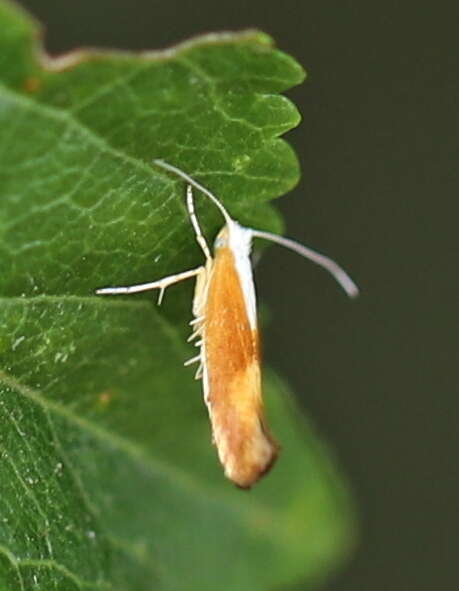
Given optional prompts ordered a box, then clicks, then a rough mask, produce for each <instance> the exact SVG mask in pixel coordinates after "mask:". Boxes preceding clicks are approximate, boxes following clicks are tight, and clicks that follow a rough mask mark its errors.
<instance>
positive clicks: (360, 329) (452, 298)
mask: <svg viewBox="0 0 459 591" xmlns="http://www.w3.org/2000/svg"><path fill="white" fill-rule="evenodd" d="M22 4H23V5H24V6H26V7H28V8H29V9H30V10H31V11H32V13H33V14H35V15H36V16H37V17H38V18H39V19H40V20H41V21H42V22H43V23H45V25H46V28H47V33H46V47H47V48H48V50H49V51H50V52H52V53H58V52H61V51H64V50H68V49H72V48H74V47H79V46H81V45H93V46H95V45H97V46H112V47H119V48H132V49H145V48H161V47H165V46H167V45H170V44H173V43H175V42H177V41H181V40H183V39H185V38H187V37H190V36H192V35H196V34H198V33H201V32H207V31H213V30H222V29H236V30H239V29H243V28H247V27H257V28H260V29H262V30H264V31H266V32H268V33H270V34H271V35H273V36H274V38H275V39H276V41H277V43H278V45H279V47H280V48H281V49H283V50H285V51H287V52H288V53H290V54H292V55H293V56H295V57H296V58H297V59H298V60H299V61H300V62H301V63H302V64H303V65H304V66H305V68H306V69H307V71H308V73H309V78H308V80H307V82H306V83H305V84H304V85H302V86H301V87H299V88H296V89H294V90H292V91H290V92H289V96H290V97H291V98H292V99H293V100H294V101H295V103H296V104H297V105H298V107H299V109H300V111H301V112H302V114H303V117H304V120H303V123H302V125H301V126H300V128H299V129H297V130H295V131H293V132H291V133H290V134H289V135H288V139H289V141H290V142H292V143H293V144H294V145H295V147H296V150H297V152H298V155H299V158H300V160H301V165H302V169H303V179H302V181H301V184H300V185H299V187H298V188H297V189H296V190H295V191H294V192H293V193H292V194H290V195H289V196H288V197H287V198H284V199H282V200H280V201H279V202H278V206H279V208H280V209H281V210H282V212H283V213H284V215H285V218H286V220H287V227H288V233H289V234H290V235H292V236H295V237H297V238H299V239H300V240H302V241H304V242H305V243H306V244H308V245H310V246H313V247H314V248H317V249H320V250H321V251H323V252H326V253H328V254H330V255H331V256H333V257H336V258H337V259H338V260H339V262H340V263H342V264H343V265H344V266H345V268H346V269H347V270H349V271H350V273H351V274H352V275H353V276H354V278H355V279H356V280H357V281H358V283H359V284H360V286H361V288H362V292H363V293H362V297H361V298H360V299H359V300H358V301H356V302H350V301H347V300H346V298H345V296H344V295H343V294H342V293H341V292H340V290H339V288H338V287H337V286H336V285H335V284H334V283H333V281H332V280H331V279H330V278H329V277H327V276H326V275H325V273H323V272H322V271H320V270H319V269H317V268H315V267H314V266H313V265H312V264H308V263H305V262H304V261H303V260H301V259H300V258H299V257H296V256H295V255H291V254H289V253H288V252H286V251H283V250H281V249H275V248H272V249H270V250H269V255H268V256H266V257H265V258H264V260H263V261H262V262H261V263H260V265H259V267H258V269H257V275H258V286H259V291H260V292H261V294H262V298H263V299H264V301H265V302H268V303H269V306H270V309H271V312H272V318H271V322H270V325H269V326H268V327H267V329H266V331H265V341H266V342H265V356H266V357H267V361H268V362H269V363H270V365H272V366H274V367H275V368H277V369H278V370H279V371H280V372H281V373H282V374H283V375H284V376H286V377H287V378H288V380H289V381H290V383H291V385H292V386H293V389H294V391H295V392H296V393H297V395H298V397H299V398H300V399H301V402H302V404H303V406H304V408H305V410H306V411H307V413H308V415H309V416H310V417H311V418H312V419H313V420H314V422H315V424H316V425H317V427H318V429H319V430H320V432H321V434H322V436H323V437H324V438H325V439H326V440H327V441H328V442H329V444H330V446H331V447H332V448H333V449H334V450H335V454H336V456H337V457H338V460H339V462H340V464H341V467H342V468H343V471H344V472H345V473H346V474H347V475H348V478H349V480H350V482H351V483H352V486H353V488H354V493H355V496H356V498H357V502H358V506H359V510H360V520H361V532H360V545H359V548H358V550H357V552H356V554H355V556H354V558H353V560H352V561H350V562H349V564H348V565H347V566H346V567H345V568H344V569H343V570H342V571H341V572H340V573H338V574H337V576H336V577H335V578H334V579H333V580H332V581H330V582H329V583H328V584H327V586H326V589H327V591H351V590H352V591H356V590H371V591H379V590H387V589H394V590H397V591H403V590H408V591H411V590H416V591H422V590H429V591H430V590H432V589H457V588H459V575H458V562H457V561H458V548H459V543H458V541H457V538H458V534H459V530H458V527H457V514H458V500H459V478H458V473H457V457H456V456H457V452H458V449H459V446H458V445H457V443H458V442H457V439H456V431H457V427H456V425H457V416H458V414H457V411H458V406H457V398H458V394H459V389H458V386H457V375H456V369H457V366H458V364H459V355H458V346H457V341H458V337H457V329H458V328H459V327H458V324H459V320H458V303H459V298H458V295H459V294H458V292H459V279H458V277H459V257H458V254H459V246H458V242H459V241H458V236H457V229H456V228H457V224H458V221H457V220H458V215H459V204H458V197H459V192H458V189H459V182H458V174H457V171H458V164H457V160H458V155H459V154H458V152H459V150H458V147H459V142H458V131H459V126H458V116H457V110H458V99H459V97H458V92H457V91H458V85H459V84H458V65H459V59H458V58H459V42H458V32H457V31H458V22H459V21H458V17H459V10H456V7H457V3H456V2H449V3H448V2H438V3H433V2H426V3H422V2H421V3H419V2H415V1H413V0H410V1H406V2H395V1H390V0H386V2H381V3H376V2H368V0H367V1H364V0H357V1H353V2H351V1H345V0H324V1H317V0H316V1H311V2H309V1H301V0H298V1H295V0H285V1H284V2H278V1H274V0H273V1H269V0H252V1H250V2H248V1H247V0H245V1H244V0H231V1H229V0H227V1H222V2H215V1H210V0H195V2H185V1H180V0H167V1H166V2H164V1H161V2H159V1H157V0H129V1H128V0H78V1H77V2H55V1H53V0H35V1H34V0H27V1H26V0H23V1H22Z"/></svg>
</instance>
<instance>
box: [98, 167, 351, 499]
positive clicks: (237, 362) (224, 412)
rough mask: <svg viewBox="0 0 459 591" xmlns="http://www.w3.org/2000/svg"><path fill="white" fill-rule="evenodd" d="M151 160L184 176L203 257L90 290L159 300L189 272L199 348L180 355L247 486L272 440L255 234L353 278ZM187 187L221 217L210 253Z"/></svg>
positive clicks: (230, 468)
mask: <svg viewBox="0 0 459 591" xmlns="http://www.w3.org/2000/svg"><path fill="white" fill-rule="evenodd" d="M154 163H155V164H156V165H157V166H159V167H162V168H163V169H165V170H167V171H169V172H171V173H174V174H175V175H177V176H179V177H180V178H182V179H183V180H184V181H186V185H187V190H186V203H187V209H188V214H189V217H190V221H191V224H192V226H193V229H194V232H195V235H196V240H197V242H198V244H199V246H200V248H201V249H202V252H203V254H204V258H205V264H203V265H201V266H199V267H196V268H194V269H190V270H188V271H183V272H182V273H178V274H176V275H169V276H167V277H163V278H162V279H158V280H156V281H152V282H150V283H143V284H141V285H130V286H126V287H104V288H102V289H98V290H97V291H96V293H97V294H104V295H119V294H131V293H138V292H143V291H148V290H155V289H156V290H159V298H158V303H159V304H160V303H161V301H162V299H163V295H164V291H165V289H166V288H167V287H169V286H170V285H173V284H174V283H178V282H180V281H183V280H185V279H190V278H192V277H194V278H195V279H196V285H195V292H194V299H193V316H194V318H193V320H192V321H191V323H190V324H191V325H192V327H193V330H192V334H191V336H190V338H189V339H188V340H189V341H193V340H195V339H197V342H196V345H197V346H198V347H199V354H198V355H197V356H196V357H193V358H192V359H190V360H189V361H187V362H186V363H185V365H189V364H192V363H194V362H198V363H199V367H198V370H197V373H196V379H199V378H201V379H202V385H203V393H204V401H205V403H206V406H207V409H208V412H209V417H210V423H211V428H212V440H213V443H214V444H215V446H216V449H217V453H218V457H219V460H220V462H221V464H222V466H223V469H224V472H225V476H226V477H227V478H229V479H230V480H231V481H232V482H234V483H235V484H236V485H237V486H238V487H240V488H250V487H251V486H252V485H253V484H255V483H256V482H257V481H258V480H259V479H260V478H261V477H262V476H263V475H264V474H266V473H267V472H268V471H269V470H270V468H271V467H272V466H273V464H274V462H275V461H276V458H277V456H278V453H279V445H278V443H277V442H276V440H275V439H274V437H273V436H272V435H271V433H270V431H269V429H268V426H267V422H266V418H265V412H264V407H263V398H262V383H261V369H260V368H261V363H260V336H259V331H258V325H257V309H256V297H255V288H254V282H253V276H252V266H251V261H250V253H251V245H252V240H253V239H254V238H262V239H265V240H270V241H272V242H276V243H277V244H280V245H281V246H284V247H286V248H289V249H291V250H293V251H295V252H297V253H298V254H300V255H301V256H303V257H306V258H308V259H310V260H311V261H313V262H314V263H317V264H318V265H320V266H322V267H323V268H325V269H326V270H327V271H329V272H330V273H331V274H332V275H333V276H334V277H335V279H336V280H337V281H338V283H339V284H340V285H341V286H342V287H343V289H344V290H345V291H346V293H347V294H348V295H349V296H350V297H355V296H356V295H357V294H358V288H357V286H356V285H355V283H354V282H353V281H352V279H351V278H350V277H349V276H348V275H347V273H345V272H344V270H343V269H342V268H341V267H339V266H338V265H337V264H336V263H335V262H334V261H332V260H331V259H329V258H328V257H326V256H324V255H322V254H319V253H318V252H315V251H313V250H311V249H310V248H307V247H306V246H303V245H302V244H299V243H298V242H295V241H294V240H290V239H289V238H284V237H282V236H279V235H276V234H271V233H270V232H264V231H261V230H256V229H253V228H246V227H244V226H241V225H240V224H239V223H238V222H236V221H235V220H233V218H232V217H231V216H230V215H229V213H228V211H227V210H226V208H225V207H224V206H223V205H222V203H221V202H220V201H219V200H218V199H217V197H216V196H215V195H214V194H213V193H211V192H210V191H209V190H208V189H206V188H205V187H203V186H202V185H201V184H199V183H198V182H196V181H195V180H194V179H193V178H192V177H191V176H189V175H188V174H186V173H185V172H183V171H182V170H180V169H179V168H177V167H175V166H172V165H171V164H168V163H167V162H164V161H162V160H155V161H154ZM193 187H194V188H195V189H197V190H198V191H200V192H201V193H203V194H204V195H206V196H207V197H208V198H209V199H210V200H211V201H212V202H213V203H214V204H215V205H216V206H217V207H218V209H219V210H220V212H221V214H222V215H223V218H224V222H225V223H224V225H223V227H222V229H221V230H220V232H219V233H218V235H217V237H216V239H215V243H214V252H213V254H211V251H210V249H209V246H208V244H207V241H206V239H205V237H204V234H203V233H202V230H201V227H200V225H199V222H198V218H197V216H196V213H195V208H194V201H193Z"/></svg>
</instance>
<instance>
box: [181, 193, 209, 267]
mask: <svg viewBox="0 0 459 591" xmlns="http://www.w3.org/2000/svg"><path fill="white" fill-rule="evenodd" d="M186 206H187V208H188V214H189V216H190V220H191V223H192V225H193V229H194V233H195V234H196V240H197V242H198V244H199V246H200V247H201V248H202V251H203V253H204V256H205V257H206V259H207V260H208V261H210V260H211V259H212V256H211V254H210V250H209V246H208V244H207V242H206V239H205V238H204V234H203V233H202V230H201V226H200V225H199V222H198V218H197V216H196V212H195V209H194V201H193V189H192V187H191V185H188V186H187V188H186Z"/></svg>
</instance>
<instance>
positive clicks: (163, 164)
mask: <svg viewBox="0 0 459 591" xmlns="http://www.w3.org/2000/svg"><path fill="white" fill-rule="evenodd" d="M153 163H154V164H156V165H157V166H160V167H161V168H164V169H165V170H169V171H170V172H173V173H174V174H176V175H177V176H179V177H181V178H182V179H184V180H185V181H187V183H189V184H190V185H192V186H193V187H195V188H196V189H198V191H201V192H202V193H204V195H207V197H209V199H210V200H211V201H213V202H214V203H215V205H216V206H217V207H218V209H219V210H220V211H221V213H222V215H223V217H224V218H225V221H226V223H227V224H229V225H231V222H233V219H232V218H231V216H230V214H229V213H228V212H227V211H226V209H225V208H224V207H223V205H222V204H221V203H220V201H219V200H218V199H217V197H215V195H214V194H213V193H211V192H210V191H209V189H206V188H205V187H203V186H202V185H201V184H200V183H198V182H196V181H195V180H194V179H193V178H191V177H190V175H188V174H187V173H186V172H183V170H180V168H177V167H176V166H172V164H169V163H168V162H164V160H153Z"/></svg>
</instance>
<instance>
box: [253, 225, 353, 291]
mask: <svg viewBox="0 0 459 591" xmlns="http://www.w3.org/2000/svg"><path fill="white" fill-rule="evenodd" d="M250 231H251V234H252V236H253V237H254V238H263V239H264V240H270V241H271V242H276V243H277V244H280V245H281V246H285V248H288V249H290V250H293V251H294V252H296V253H298V254H299V255H301V256H302V257H305V258H306V259H309V260H310V261H312V262H313V263H316V264H317V265H319V266H321V267H322V268H323V269H325V270H326V271H328V272H329V273H331V275H332V276H333V277H334V278H335V279H336V281H337V282H338V283H339V284H340V285H341V287H342V288H343V289H344V291H345V292H346V293H347V295H348V296H349V297H351V298H355V297H357V296H358V295H359V288H358V287H357V285H356V284H355V283H354V282H353V281H352V279H351V278H350V277H349V275H348V274H347V273H346V271H344V269H342V268H341V267H340V266H339V265H338V263H335V261H334V260H332V259H330V258H329V257H327V256H325V255H323V254H320V253H319V252H316V251H315V250H312V249H311V248H308V247H307V246H304V245H303V244H300V243H299V242H296V241H295V240H290V238H284V237H283V236H278V235H277V234H271V232H263V231H262V230H252V229H250Z"/></svg>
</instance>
